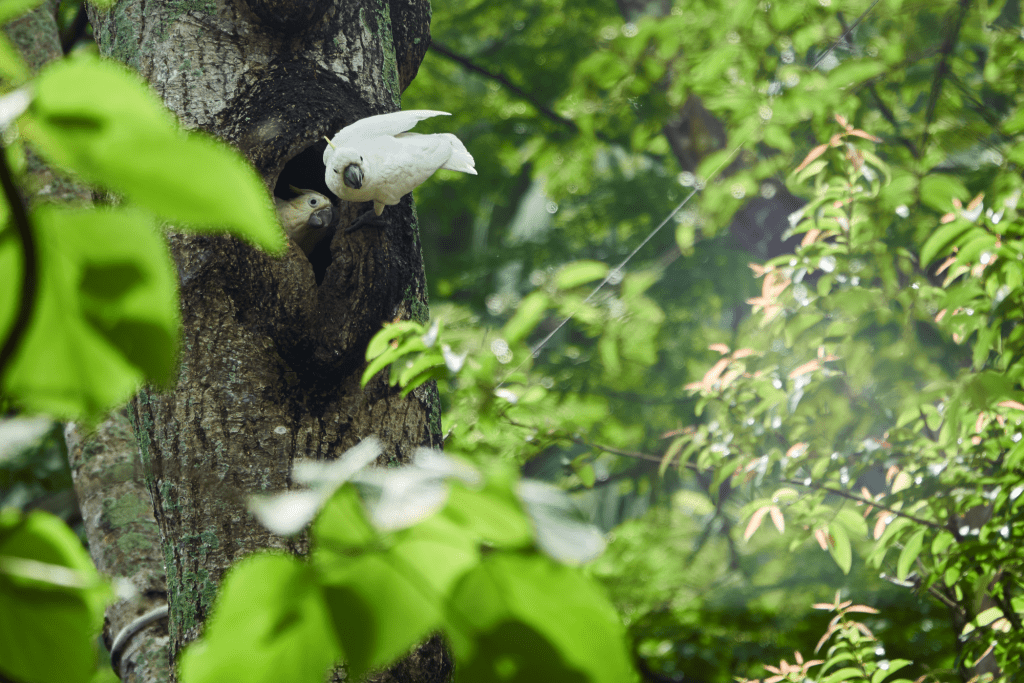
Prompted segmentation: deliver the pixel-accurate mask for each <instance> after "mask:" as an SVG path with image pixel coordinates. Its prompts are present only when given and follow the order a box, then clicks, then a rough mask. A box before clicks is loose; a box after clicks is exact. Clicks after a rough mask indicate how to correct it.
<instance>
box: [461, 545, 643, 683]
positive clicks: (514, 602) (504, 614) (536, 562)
mask: <svg viewBox="0 0 1024 683" xmlns="http://www.w3.org/2000/svg"><path fill="white" fill-rule="evenodd" d="M448 623H449V624H450V627H449V629H448V634H449V637H450V640H451V643H452V647H453V649H454V650H455V654H456V657H457V658H458V660H459V662H460V664H459V676H460V680H466V681H496V680H501V681H522V682H523V683H535V682H537V681H570V682H579V683H584V682H585V681H592V682H594V683H619V682H621V681H630V680H633V679H634V677H635V674H634V673H633V669H632V665H631V663H630V657H629V654H628V651H627V649H626V640H625V631H624V629H623V627H622V622H621V620H620V619H619V617H618V615H617V614H616V613H615V610H614V608H613V607H612V605H611V604H610V603H609V602H608V600H607V598H605V597H604V595H603V594H602V593H601V591H600V590H599V589H598V587H597V586H596V585H594V584H593V583H592V582H591V581H590V580H589V579H587V578H586V577H584V576H583V575H582V574H581V573H580V572H578V571H576V570H574V569H571V568H569V567H565V566H561V565H558V564H556V563H554V562H552V561H550V560H549V559H547V558H546V557H544V556H542V555H534V554H518V553H507V552H500V553H493V554H491V555H488V556H487V557H486V558H485V559H484V561H483V562H482V563H481V565H480V566H478V567H476V568H475V569H473V570H471V571H470V572H469V573H468V574H467V575H466V577H465V578H464V579H463V580H462V581H461V582H460V583H459V585H458V587H457V588H456V591H455V594H454V595H453V598H452V602H451V613H450V616H449V619H448Z"/></svg>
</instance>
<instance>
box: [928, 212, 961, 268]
mask: <svg viewBox="0 0 1024 683" xmlns="http://www.w3.org/2000/svg"><path fill="white" fill-rule="evenodd" d="M970 229H971V224H970V223H968V222H967V221H965V220H961V219H957V220H954V221H953V222H952V223H947V224H946V225H940V226H939V227H938V229H937V230H935V232H933V233H932V234H931V235H930V236H929V237H928V239H927V241H925V243H924V244H923V245H922V246H921V265H922V266H924V267H927V266H928V265H930V264H931V262H932V261H934V260H935V259H936V258H937V257H938V256H939V255H940V254H943V255H944V254H946V252H948V251H949V250H950V249H951V248H952V245H953V243H954V242H955V241H956V240H957V238H959V237H960V236H961V235H963V234H964V233H965V232H967V231H968V230H970Z"/></svg>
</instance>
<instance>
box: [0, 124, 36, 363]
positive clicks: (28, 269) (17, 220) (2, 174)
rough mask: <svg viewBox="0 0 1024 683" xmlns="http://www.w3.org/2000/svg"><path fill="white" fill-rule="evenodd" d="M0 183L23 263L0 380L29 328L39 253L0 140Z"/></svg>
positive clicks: (0, 356)
mask: <svg viewBox="0 0 1024 683" xmlns="http://www.w3.org/2000/svg"><path fill="white" fill-rule="evenodd" d="M0 185H2V186H3V192H4V197H5V198H6V199H7V205H8V206H10V208H11V218H12V222H13V223H14V229H15V231H16V232H17V233H18V238H19V240H20V242H21V256H22V261H23V263H24V265H23V267H22V273H21V293H20V295H19V299H20V300H19V302H18V310H17V313H15V316H14V321H13V323H12V324H11V329H10V331H9V332H8V333H7V338H6V339H4V343H3V346H0V379H2V378H3V376H4V373H5V372H6V371H7V366H8V364H10V361H11V358H12V357H13V356H14V353H15V351H17V350H18V345H19V344H20V343H21V340H22V339H23V338H24V337H25V332H27V331H28V324H29V321H30V320H31V318H32V311H33V309H34V308H35V303H36V294H37V291H36V290H37V288H38V278H39V272H38V269H39V255H38V253H37V250H36V240H35V236H34V235H33V234H32V224H31V223H30V222H29V219H28V211H27V210H26V208H25V201H24V200H23V199H22V197H21V193H20V192H18V188H17V186H16V185H15V184H14V177H13V176H12V175H11V168H10V166H8V164H7V151H6V150H5V149H4V146H3V143H2V142H0Z"/></svg>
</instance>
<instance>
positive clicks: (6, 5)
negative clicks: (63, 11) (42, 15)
mask: <svg viewBox="0 0 1024 683" xmlns="http://www.w3.org/2000/svg"><path fill="white" fill-rule="evenodd" d="M42 2H43V0H3V2H0V26H2V25H3V24H7V23H10V22H11V21H13V20H15V19H17V18H18V17H20V16H21V15H23V14H25V13H26V12H28V11H30V10H32V9H35V8H36V7H37V6H39V5H40V4H42Z"/></svg>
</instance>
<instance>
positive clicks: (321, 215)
mask: <svg viewBox="0 0 1024 683" xmlns="http://www.w3.org/2000/svg"><path fill="white" fill-rule="evenodd" d="M333 222H334V207H331V206H326V207H324V208H322V209H320V210H319V211H314V212H313V213H312V214H311V215H310V217H309V220H307V221H306V223H307V225H309V227H311V228H326V227H327V226H329V225H330V224H331V223H333Z"/></svg>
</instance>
